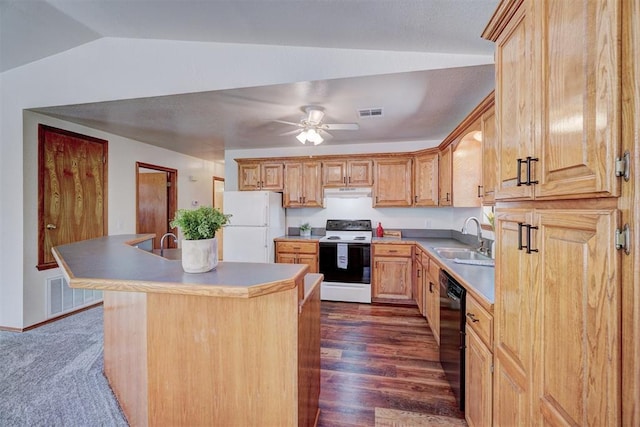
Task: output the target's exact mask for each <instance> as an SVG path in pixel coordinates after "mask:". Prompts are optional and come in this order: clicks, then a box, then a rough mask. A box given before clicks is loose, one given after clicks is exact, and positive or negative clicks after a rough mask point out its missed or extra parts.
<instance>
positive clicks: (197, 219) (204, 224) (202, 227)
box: [170, 206, 231, 240]
mask: <svg viewBox="0 0 640 427" xmlns="http://www.w3.org/2000/svg"><path fill="white" fill-rule="evenodd" d="M229 218H231V215H230V214H228V215H225V214H223V213H222V212H221V211H220V210H219V209H217V208H212V207H209V206H202V207H199V208H198V209H178V210H177V211H176V214H175V217H174V218H173V220H172V221H171V224H170V225H171V227H178V228H179V229H180V230H181V231H182V235H183V236H184V238H185V239H187V240H203V239H213V238H214V237H215V236H216V231H218V230H219V229H220V227H222V226H223V225H225V224H227V223H228V222H229Z"/></svg>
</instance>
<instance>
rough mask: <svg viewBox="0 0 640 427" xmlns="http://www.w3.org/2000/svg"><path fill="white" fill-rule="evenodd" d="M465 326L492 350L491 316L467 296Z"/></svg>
mask: <svg viewBox="0 0 640 427" xmlns="http://www.w3.org/2000/svg"><path fill="white" fill-rule="evenodd" d="M467 325H468V326H469V327H471V329H473V330H474V331H475V332H476V333H477V334H478V336H479V337H480V339H481V340H482V341H483V342H484V343H485V344H486V345H487V347H488V348H489V349H490V350H492V349H493V316H492V315H491V314H489V313H488V312H487V311H486V310H485V309H484V308H482V307H481V306H480V304H478V303H477V302H476V300H475V299H474V298H473V297H472V296H471V295H469V294H467Z"/></svg>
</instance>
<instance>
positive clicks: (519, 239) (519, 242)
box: [518, 222, 524, 251]
mask: <svg viewBox="0 0 640 427" xmlns="http://www.w3.org/2000/svg"><path fill="white" fill-rule="evenodd" d="M522 227H524V223H523V222H519V223H518V250H519V251H521V250H522V249H524V246H522Z"/></svg>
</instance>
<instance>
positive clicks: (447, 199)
mask: <svg viewBox="0 0 640 427" xmlns="http://www.w3.org/2000/svg"><path fill="white" fill-rule="evenodd" d="M446 201H447V202H448V201H449V193H447V198H446Z"/></svg>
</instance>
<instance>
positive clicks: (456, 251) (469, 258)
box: [433, 247, 495, 267]
mask: <svg viewBox="0 0 640 427" xmlns="http://www.w3.org/2000/svg"><path fill="white" fill-rule="evenodd" d="M433 250H434V251H436V253H437V254H438V255H439V256H440V257H441V258H444V259H448V260H453V262H455V263H458V264H471V265H482V266H487V267H493V266H495V261H494V260H493V259H491V258H490V257H488V256H486V255H484V254H481V253H480V252H478V251H475V250H473V249H467V248H440V247H434V248H433Z"/></svg>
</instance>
